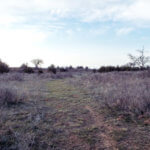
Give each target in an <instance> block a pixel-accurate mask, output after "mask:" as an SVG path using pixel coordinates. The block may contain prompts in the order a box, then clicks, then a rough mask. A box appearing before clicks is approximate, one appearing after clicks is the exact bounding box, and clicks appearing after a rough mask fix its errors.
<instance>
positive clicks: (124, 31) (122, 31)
mask: <svg viewBox="0 0 150 150" xmlns="http://www.w3.org/2000/svg"><path fill="white" fill-rule="evenodd" d="M132 31H134V28H131V27H126V28H120V29H117V31H116V33H117V35H119V36H120V35H127V34H129V33H130V32H132Z"/></svg>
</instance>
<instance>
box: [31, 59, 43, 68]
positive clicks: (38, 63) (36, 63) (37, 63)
mask: <svg viewBox="0 0 150 150" xmlns="http://www.w3.org/2000/svg"><path fill="white" fill-rule="evenodd" d="M31 62H32V63H33V64H34V65H35V68H36V69H38V68H39V66H40V65H41V64H43V60H42V59H33V60H32V61H31Z"/></svg>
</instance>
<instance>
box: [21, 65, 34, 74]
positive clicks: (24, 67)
mask: <svg viewBox="0 0 150 150" xmlns="http://www.w3.org/2000/svg"><path fill="white" fill-rule="evenodd" d="M20 70H21V72H24V73H34V70H33V68H31V67H28V66H27V65H26V64H23V65H22V66H21V67H20Z"/></svg>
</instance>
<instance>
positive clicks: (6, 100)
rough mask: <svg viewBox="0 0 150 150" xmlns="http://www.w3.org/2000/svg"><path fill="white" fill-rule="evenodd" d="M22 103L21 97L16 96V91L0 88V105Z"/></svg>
mask: <svg viewBox="0 0 150 150" xmlns="http://www.w3.org/2000/svg"><path fill="white" fill-rule="evenodd" d="M21 101H22V98H21V96H19V95H18V94H17V91H16V90H14V89H11V88H5V87H3V88H0V105H7V106H9V105H13V104H18V103H20V102H21Z"/></svg>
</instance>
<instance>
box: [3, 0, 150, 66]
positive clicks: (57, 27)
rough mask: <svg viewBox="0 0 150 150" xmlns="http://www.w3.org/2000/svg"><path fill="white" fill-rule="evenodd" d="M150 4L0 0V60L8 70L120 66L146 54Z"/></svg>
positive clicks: (149, 0)
mask: <svg viewBox="0 0 150 150" xmlns="http://www.w3.org/2000/svg"><path fill="white" fill-rule="evenodd" d="M149 41H150V0H0V58H1V60H2V61H4V62H6V63H8V64H9V66H13V67H15V66H20V65H21V64H23V63H28V64H29V65H32V64H31V60H32V59H36V58H39V59H42V60H43V61H44V64H43V67H47V66H49V65H51V64H55V65H56V66H57V65H59V66H70V65H72V66H81V65H82V66H89V67H100V66H105V65H124V64H126V63H128V61H129V59H128V56H127V55H128V54H129V53H132V54H135V52H136V50H137V49H141V48H142V47H143V46H144V47H145V50H146V51H147V55H149V52H150V51H149V50H150V42H149Z"/></svg>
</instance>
